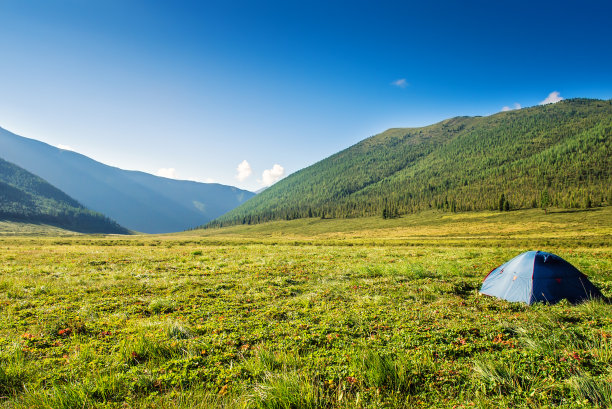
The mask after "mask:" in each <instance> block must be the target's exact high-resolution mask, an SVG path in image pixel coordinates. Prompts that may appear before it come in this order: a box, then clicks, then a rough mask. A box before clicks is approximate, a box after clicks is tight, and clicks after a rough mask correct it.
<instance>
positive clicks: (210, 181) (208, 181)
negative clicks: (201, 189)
mask: <svg viewBox="0 0 612 409" xmlns="http://www.w3.org/2000/svg"><path fill="white" fill-rule="evenodd" d="M204 182H205V183H217V181H216V180H215V179H213V178H206V179H204Z"/></svg>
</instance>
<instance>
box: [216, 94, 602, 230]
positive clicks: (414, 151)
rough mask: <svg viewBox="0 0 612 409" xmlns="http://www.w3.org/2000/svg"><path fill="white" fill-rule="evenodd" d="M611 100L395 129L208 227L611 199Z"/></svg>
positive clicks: (290, 179)
mask: <svg viewBox="0 0 612 409" xmlns="http://www.w3.org/2000/svg"><path fill="white" fill-rule="evenodd" d="M611 135H612V101H609V100H608V101H601V100H587V99H574V100H565V101H561V102H559V103H556V104H551V105H544V106H537V107H532V108H525V109H521V110H517V111H510V112H501V113H498V114H495V115H491V116H488V117H457V118H452V119H448V120H445V121H442V122H440V123H437V124H434V125H431V126H427V127H423V128H404V129H389V130H387V131H385V132H383V133H381V134H379V135H375V136H373V137H371V138H368V139H365V140H363V141H361V142H359V143H357V144H356V145H354V146H351V147H350V148H348V149H345V150H343V151H341V152H339V153H337V154H335V155H332V156H330V157H329V158H327V159H324V160H322V161H320V162H318V163H316V164H314V165H312V166H310V167H308V168H305V169H303V170H301V171H299V172H296V173H294V174H292V175H290V176H288V177H287V178H285V179H283V180H281V181H280V182H278V183H277V184H275V185H274V186H272V187H270V188H268V189H267V190H265V191H264V192H262V193H260V194H259V195H257V196H256V197H254V198H253V199H251V200H250V201H249V202H247V203H245V204H244V205H242V206H240V207H238V208H236V209H234V210H232V211H231V212H229V213H227V214H225V215H223V216H222V217H220V218H218V219H216V220H215V221H213V222H211V223H209V226H225V225H232V224H241V223H247V224H249V223H257V222H261V221H267V220H278V219H296V218H302V217H359V216H367V215H380V214H382V213H383V211H384V212H385V214H388V215H396V214H403V213H410V212H417V211H420V210H424V209H429V208H438V209H448V210H480V209H495V208H497V207H498V204H499V200H500V196H501V194H502V193H503V194H504V195H505V197H506V198H507V199H508V201H509V203H510V204H511V206H510V207H511V208H525V207H532V206H539V205H542V204H544V205H546V204H547V203H549V204H551V205H555V206H559V207H578V206H581V205H584V204H586V203H587V202H589V201H590V202H591V203H592V204H609V203H610V201H612V191H611V188H610V186H611V185H612V183H611V182H612V148H611V143H612V142H611Z"/></svg>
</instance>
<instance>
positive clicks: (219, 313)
mask: <svg viewBox="0 0 612 409" xmlns="http://www.w3.org/2000/svg"><path fill="white" fill-rule="evenodd" d="M540 212H541V211H540ZM513 213H514V212H510V215H507V216H505V217H506V219H504V218H503V217H501V216H499V215H498V214H493V213H483V214H469V215H468V214H466V215H461V214H457V215H441V216H444V217H448V218H449V219H448V220H446V221H444V220H442V219H440V218H439V216H440V215H438V218H436V217H434V216H435V214H434V213H432V214H429V215H422V216H419V217H418V218H416V219H414V220H410V219H407V218H406V219H399V220H391V221H390V222H389V223H395V225H389V226H386V227H385V226H383V227H385V229H386V230H384V232H386V233H385V234H383V233H382V232H383V230H380V231H379V230H372V228H371V226H370V227H368V228H369V230H368V228H365V229H364V230H359V229H358V228H357V227H356V226H358V225H359V223H362V225H360V226H366V227H367V226H369V225H368V223H374V222H375V220H371V221H367V220H366V221H351V220H345V221H340V220H332V221H328V220H318V221H315V222H316V223H322V224H325V223H328V222H329V223H335V224H336V225H337V226H338V225H340V224H342V223H344V222H346V223H348V224H349V226H348V227H347V226H345V227H346V228H345V230H344V231H341V232H338V231H336V232H335V233H334V232H333V231H332V228H331V227H330V226H332V225H331V224H330V225H327V224H325V226H323V227H322V226H318V227H316V228H317V229H321V233H320V234H313V235H312V236H308V234H310V233H308V232H300V226H303V225H304V224H307V223H310V222H311V221H293V222H285V223H286V224H282V225H284V226H288V227H287V228H288V231H290V232H291V233H290V237H289V238H288V237H283V236H282V235H280V234H277V233H274V227H273V226H271V225H270V226H261V227H257V226H251V227H247V228H244V230H241V231H238V230H233V233H231V234H229V233H228V234H227V235H226V234H225V232H218V231H217V234H216V235H212V233H211V232H210V231H206V232H187V233H183V234H177V235H166V236H140V237H125V238H118V237H91V236H75V237H34V236H21V237H10V238H2V239H0V266H1V268H2V270H1V273H0V363H1V365H0V396H2V401H0V404H2V405H4V406H6V407H16V408H17V407H18V408H26V407H27V408H30V407H49V408H56V407H107V408H122V407H124V406H125V405H126V404H127V405H129V406H130V407H135V408H140V407H142V408H145V407H147V408H148V407H159V408H162V407H163V408H166V407H169V408H209V407H210V408H212V407H226V408H235V407H245V408H250V407H255V408H258V407H260V408H267V407H329V408H353V407H363V408H366V407H367V408H370V407H372V408H373V407H410V406H414V407H432V406H433V407H453V406H454V405H465V406H469V405H475V406H476V407H500V406H501V407H551V406H560V407H593V406H597V405H599V406H600V407H605V405H607V404H608V402H609V396H610V394H609V390H608V386H607V385H609V381H610V380H611V378H610V376H611V375H612V373H611V372H610V370H609V367H610V363H611V359H612V352H611V351H612V347H611V340H612V314H611V310H610V308H611V307H610V305H609V304H606V303H602V302H599V301H593V302H588V303H586V304H583V305H578V306H572V305H569V304H567V303H560V304H558V305H555V306H545V305H535V306H533V307H527V306H525V305H522V304H513V303H508V302H505V301H501V300H497V299H493V298H490V297H484V296H480V295H479V294H478V288H479V286H480V283H481V281H482V278H483V277H484V276H485V275H486V273H487V272H488V271H489V270H491V269H492V268H493V267H496V266H497V265H499V264H500V263H502V262H503V261H505V260H507V259H509V258H511V257H513V256H515V255H517V254H519V253H520V252H522V251H525V250H530V249H533V248H536V249H542V250H548V251H553V252H555V253H557V254H559V255H561V256H562V257H564V258H566V259H567V260H568V261H570V262H571V263H573V264H575V265H576V266H577V267H579V268H580V269H581V270H582V271H583V272H584V273H586V274H587V275H588V276H589V277H590V278H591V279H592V281H594V282H595V283H596V284H597V285H598V286H600V287H601V288H602V290H603V292H604V293H605V294H606V295H608V296H610V295H612V284H611V283H612V249H611V247H610V245H609V244H610V242H609V237H610V236H609V235H610V230H611V227H610V224H612V219H609V218H605V217H604V216H606V215H608V214H609V210H607V209H604V210H596V211H593V212H570V213H558V214H557V213H549V214H548V216H551V217H555V218H556V222H555V223H552V224H551V225H550V226H547V225H544V224H542V225H540V224H538V223H536V221H535V219H536V218H538V217H540V216H539V215H538V213H536V212H535V211H534V213H533V214H532V213H529V212H527V213H526V218H525V222H524V223H523V224H522V225H521V226H519V227H516V224H517V223H518V221H517V220H516V219H517V218H518V219H520V217H519V215H518V213H516V214H513ZM542 214H543V212H542ZM601 217H604V219H603V220H602V219H600V218H601ZM582 218H586V219H585V220H586V221H585V223H586V224H584V225H580V227H577V226H578V225H579V224H580V223H581V222H580V220H582ZM489 219H491V220H492V222H491V223H493V224H495V223H497V226H498V229H497V230H498V232H497V233H495V232H494V229H493V227H486V226H484V227H483V226H480V223H482V222H483V220H484V221H486V220H489ZM379 221H380V222H382V220H379ZM385 222H386V221H385ZM351 223H353V224H352V225H350V224H351ZM402 223H403V224H404V225H403V227H402ZM410 223H413V230H411V228H410V227H409V226H408V225H409V224H410ZM444 223H447V224H446V226H447V229H446V230H445V227H444V226H445V224H444ZM291 226H293V227H291ZM351 226H352V227H351ZM529 226H531V227H529ZM251 228H257V229H264V228H265V229H269V230H268V231H269V232H270V235H269V236H268V237H263V238H262V237H260V236H259V233H257V232H256V231H255V232H254V231H251V230H250V229H251ZM312 228H313V229H314V228H315V227H312ZM396 228H397V229H403V230H401V231H402V232H408V233H402V234H407V235H408V238H403V237H400V236H397V235H394V233H393V231H394V230H392V229H396ZM530 228H531V230H530ZM231 229H234V228H231ZM291 229H293V231H291ZM574 229H580V230H579V231H580V232H583V233H580V235H578V236H577V238H573V237H572V235H571V232H572V231H574ZM411 231H412V232H413V233H410V232H411ZM588 231H591V232H592V235H591V236H590V237H591V239H589V240H586V241H585V240H584V239H583V237H586V236H587V232H588ZM287 234H289V233H287ZM410 234H413V235H412V236H410ZM460 234H462V235H464V236H465V238H461V237H459V235H460ZM360 235H361V236H363V237H361V236H360ZM366 236H367V238H366ZM370 236H371V237H370ZM498 236H503V237H504V238H503V239H500V238H499V237H498ZM419 237H425V238H419ZM598 243H599V244H598ZM602 243H603V244H602Z"/></svg>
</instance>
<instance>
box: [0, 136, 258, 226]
mask: <svg viewBox="0 0 612 409" xmlns="http://www.w3.org/2000/svg"><path fill="white" fill-rule="evenodd" d="M0 156H2V157H3V158H4V159H6V160H8V161H10V162H13V163H15V164H17V165H18V166H21V167H22V168H24V169H26V170H28V171H29V172H32V173H34V174H36V175H39V176H41V177H43V178H44V179H45V180H47V181H49V183H51V184H52V185H54V186H56V187H58V188H59V189H61V190H62V191H64V192H66V193H67V194H68V195H70V196H72V197H74V198H75V199H76V200H78V201H79V202H80V203H82V204H83V205H85V206H86V207H88V208H90V209H93V210H95V211H98V212H100V213H103V214H105V215H107V216H109V217H111V218H113V219H115V220H117V221H118V222H119V223H120V224H121V225H123V226H126V227H128V228H130V229H132V230H136V231H141V232H145V233H165V232H174V231H180V230H185V229H188V228H191V227H194V226H197V225H200V224H202V223H206V222H207V221H209V220H212V219H214V218H215V217H218V216H220V215H222V214H223V213H225V212H227V211H229V210H231V209H233V208H234V207H236V206H238V205H239V204H241V203H243V202H244V201H245V200H247V199H249V198H250V197H252V196H254V194H253V193H251V192H248V191H246V190H240V189H238V188H235V187H231V186H224V185H219V184H206V183H198V182H191V181H180V180H173V179H166V178H162V177H158V176H153V175H150V174H147V173H143V172H136V171H127V170H122V169H118V168H115V167H111V166H107V165H104V164H102V163H99V162H96V161H94V160H93V159H90V158H88V157H86V156H84V155H81V154H79V153H76V152H71V151H66V150H62V149H58V148H55V147H53V146H51V145H48V144H46V143H43V142H40V141H36V140H33V139H28V138H24V137H21V136H18V135H15V134H13V133H11V132H9V131H6V130H4V129H2V128H0Z"/></svg>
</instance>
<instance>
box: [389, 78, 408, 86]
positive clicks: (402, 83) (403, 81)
mask: <svg viewBox="0 0 612 409" xmlns="http://www.w3.org/2000/svg"><path fill="white" fill-rule="evenodd" d="M391 85H395V86H396V87H399V88H406V87H407V86H408V85H410V84H408V81H406V78H400V79H399V80H395V81H393V82H392V83H391Z"/></svg>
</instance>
